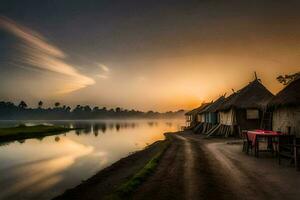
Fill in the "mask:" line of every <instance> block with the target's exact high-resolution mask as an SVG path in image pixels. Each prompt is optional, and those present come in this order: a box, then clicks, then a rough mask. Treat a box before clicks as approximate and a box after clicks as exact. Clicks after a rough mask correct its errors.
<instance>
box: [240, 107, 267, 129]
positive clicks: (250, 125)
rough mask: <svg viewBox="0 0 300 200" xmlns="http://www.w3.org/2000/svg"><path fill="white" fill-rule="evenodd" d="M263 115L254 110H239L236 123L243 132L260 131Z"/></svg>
mask: <svg viewBox="0 0 300 200" xmlns="http://www.w3.org/2000/svg"><path fill="white" fill-rule="evenodd" d="M261 116H262V113H261V111H259V110H253V109H249V110H247V109H238V110H237V111H236V121H237V124H238V125H239V127H240V129H241V130H253V129H259V128H260V123H261Z"/></svg>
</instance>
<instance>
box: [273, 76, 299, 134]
mask: <svg viewBox="0 0 300 200" xmlns="http://www.w3.org/2000/svg"><path fill="white" fill-rule="evenodd" d="M269 108H270V109H271V110H272V113H273V119H272V129H273V130H274V131H281V132H284V133H289V134H295V135H296V136H297V137H299V136H300V77H299V78H298V79H296V80H294V81H293V82H291V83H290V84H288V85H287V86H286V87H285V88H284V89H283V90H281V91H280V92H279V93H278V94H277V95H276V96H275V97H274V98H273V99H272V100H271V101H270V103H269Z"/></svg>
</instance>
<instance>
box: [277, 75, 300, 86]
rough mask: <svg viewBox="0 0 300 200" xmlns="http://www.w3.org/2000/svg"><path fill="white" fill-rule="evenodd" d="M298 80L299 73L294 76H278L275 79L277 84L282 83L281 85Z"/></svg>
mask: <svg viewBox="0 0 300 200" xmlns="http://www.w3.org/2000/svg"><path fill="white" fill-rule="evenodd" d="M298 78H300V72H297V73H295V74H289V75H284V76H282V75H280V76H278V77H277V78H276V79H277V81H278V82H279V83H282V84H283V85H288V84H289V83H291V82H293V81H294V80H296V79H298Z"/></svg>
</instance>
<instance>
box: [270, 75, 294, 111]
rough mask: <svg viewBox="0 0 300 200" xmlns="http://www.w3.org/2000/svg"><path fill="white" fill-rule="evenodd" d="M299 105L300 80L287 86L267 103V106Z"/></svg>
mask: <svg viewBox="0 0 300 200" xmlns="http://www.w3.org/2000/svg"><path fill="white" fill-rule="evenodd" d="M299 105H300V78H298V79H296V80H294V81H293V82H291V83H290V84H288V85H287V86H286V87H285V88H284V89H283V90H281V91H280V92H279V93H278V94H277V95H276V96H275V97H273V98H272V100H271V101H270V103H269V106H272V107H280V106H299Z"/></svg>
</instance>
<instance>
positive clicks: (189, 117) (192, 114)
mask: <svg viewBox="0 0 300 200" xmlns="http://www.w3.org/2000/svg"><path fill="white" fill-rule="evenodd" d="M209 104H210V103H202V104H201V106H199V107H198V108H195V109H193V110H191V111H188V112H187V113H185V116H186V123H187V126H194V125H196V124H197V122H198V120H197V115H198V113H199V112H201V111H202V110H203V109H205V108H206V107H207V106H208V105H209Z"/></svg>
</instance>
